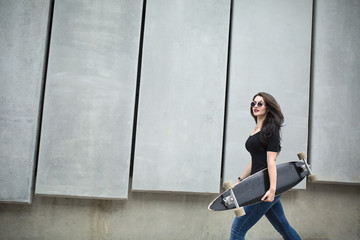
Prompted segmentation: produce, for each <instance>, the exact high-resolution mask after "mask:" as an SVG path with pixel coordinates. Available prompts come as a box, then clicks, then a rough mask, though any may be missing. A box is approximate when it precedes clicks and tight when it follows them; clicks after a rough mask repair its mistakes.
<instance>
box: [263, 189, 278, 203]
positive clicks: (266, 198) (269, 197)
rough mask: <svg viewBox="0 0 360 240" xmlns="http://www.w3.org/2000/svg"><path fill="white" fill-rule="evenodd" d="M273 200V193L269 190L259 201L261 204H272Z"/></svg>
mask: <svg viewBox="0 0 360 240" xmlns="http://www.w3.org/2000/svg"><path fill="white" fill-rule="evenodd" d="M274 199H275V191H273V190H269V191H267V192H266V193H265V195H264V196H263V197H262V199H261V201H263V202H272V201H274Z"/></svg>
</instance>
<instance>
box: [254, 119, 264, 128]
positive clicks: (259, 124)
mask: <svg viewBox="0 0 360 240" xmlns="http://www.w3.org/2000/svg"><path fill="white" fill-rule="evenodd" d="M256 120H257V121H256V127H255V129H259V130H261V128H262V125H263V122H264V120H265V117H263V116H258V117H257V119H256Z"/></svg>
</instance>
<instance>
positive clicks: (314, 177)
mask: <svg viewBox="0 0 360 240" xmlns="http://www.w3.org/2000/svg"><path fill="white" fill-rule="evenodd" d="M308 177H309V181H310V182H316V181H317V176H316V175H315V174H311V175H309V176H308Z"/></svg>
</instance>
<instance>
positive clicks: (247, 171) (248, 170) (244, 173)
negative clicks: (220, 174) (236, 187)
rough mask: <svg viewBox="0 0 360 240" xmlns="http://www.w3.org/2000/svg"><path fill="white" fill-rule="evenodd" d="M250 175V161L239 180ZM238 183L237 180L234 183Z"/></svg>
mask: <svg viewBox="0 0 360 240" xmlns="http://www.w3.org/2000/svg"><path fill="white" fill-rule="evenodd" d="M250 173H251V161H250V162H249V164H248V165H247V167H246V169H245V171H244V172H243V174H241V176H240V178H241V179H245V178H247V177H248V176H250ZM239 182H240V180H239V179H238V180H237V181H236V183H239Z"/></svg>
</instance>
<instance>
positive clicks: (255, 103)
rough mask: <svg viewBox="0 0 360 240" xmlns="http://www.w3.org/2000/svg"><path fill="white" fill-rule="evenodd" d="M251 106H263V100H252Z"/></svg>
mask: <svg viewBox="0 0 360 240" xmlns="http://www.w3.org/2000/svg"><path fill="white" fill-rule="evenodd" d="M250 105H251V107H255V106H256V105H257V106H258V107H259V108H260V107H262V106H264V104H263V102H262V101H260V102H258V103H257V102H255V101H253V102H251V104H250Z"/></svg>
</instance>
